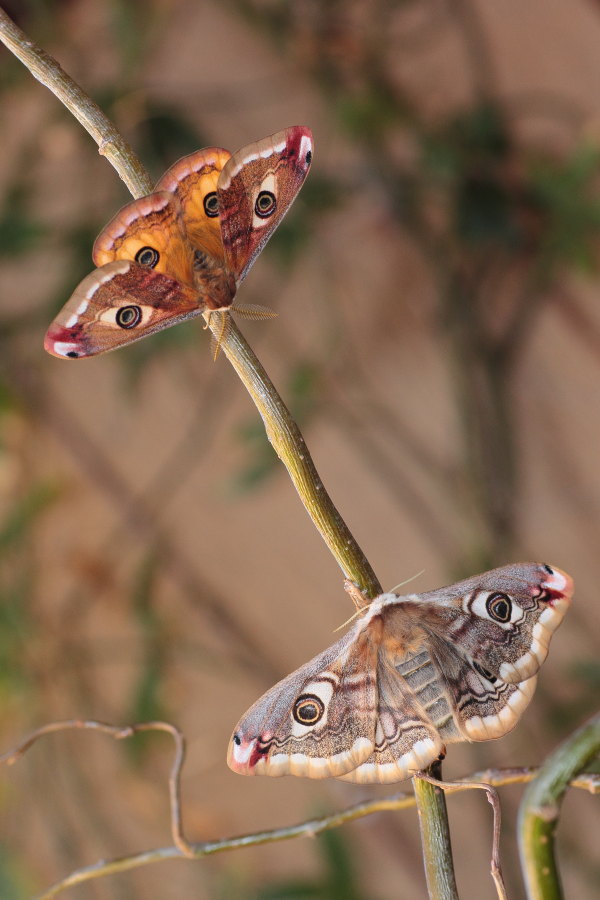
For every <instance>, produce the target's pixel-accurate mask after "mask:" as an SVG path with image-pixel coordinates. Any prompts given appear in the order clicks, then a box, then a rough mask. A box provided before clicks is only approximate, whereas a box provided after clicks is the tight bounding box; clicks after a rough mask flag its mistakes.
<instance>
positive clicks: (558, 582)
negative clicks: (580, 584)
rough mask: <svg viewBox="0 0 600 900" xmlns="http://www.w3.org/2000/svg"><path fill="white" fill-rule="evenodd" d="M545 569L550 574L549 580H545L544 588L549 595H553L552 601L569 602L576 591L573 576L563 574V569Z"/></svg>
mask: <svg viewBox="0 0 600 900" xmlns="http://www.w3.org/2000/svg"><path fill="white" fill-rule="evenodd" d="M544 568H545V569H546V571H547V572H548V578H546V579H545V580H544V582H543V587H544V588H545V589H546V590H547V591H548V593H549V594H551V595H553V596H552V599H556V600H558V599H564V600H567V601H569V600H570V599H571V597H572V596H573V589H574V585H573V579H572V578H571V576H570V575H567V573H566V572H563V571H562V569H558V568H556V566H548V565H546V566H544Z"/></svg>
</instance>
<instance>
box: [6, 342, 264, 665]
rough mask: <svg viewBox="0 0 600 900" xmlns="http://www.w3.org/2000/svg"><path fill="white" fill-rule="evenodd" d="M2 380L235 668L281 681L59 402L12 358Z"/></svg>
mask: <svg viewBox="0 0 600 900" xmlns="http://www.w3.org/2000/svg"><path fill="white" fill-rule="evenodd" d="M2 367H3V368H4V378H5V380H6V381H7V382H8V383H9V384H10V385H11V387H12V388H13V389H14V390H15V391H16V392H17V394H18V395H19V396H21V397H25V398H26V400H27V403H28V405H29V407H30V408H31V409H32V410H34V411H35V412H36V413H37V414H38V416H39V417H40V418H41V419H42V421H43V423H44V425H45V427H46V428H47V429H48V430H49V431H51V432H52V433H54V434H55V435H56V436H57V438H58V439H59V440H60V441H61V442H63V443H64V444H65V445H66V446H67V447H68V448H69V450H70V452H71V453H72V454H73V455H74V456H75V457H76V459H77V461H78V462H79V464H80V465H81V466H82V467H83V468H84V469H86V470H87V471H88V472H89V473H90V474H91V477H92V478H93V481H94V483H95V484H97V485H99V486H100V488H101V489H102V490H103V491H104V493H105V494H106V495H107V496H109V497H110V498H111V500H112V501H113V503H114V504H115V506H117V508H118V509H119V510H120V511H121V514H122V516H123V518H124V520H125V522H126V524H127V527H128V529H130V530H131V531H132V532H133V533H134V534H136V535H138V536H139V537H140V538H141V539H142V540H144V541H146V542H151V543H152V545H153V547H154V553H155V554H156V556H157V557H158V558H159V559H160V560H161V562H162V564H163V565H164V567H165V569H166V570H167V571H168V572H170V574H171V577H172V578H173V580H174V581H175V582H176V583H177V584H178V585H179V587H180V589H181V590H183V591H184V592H185V594H186V595H187V596H188V597H189V599H190V601H191V602H192V604H193V605H194V607H195V608H197V609H201V610H204V611H205V612H206V614H207V615H208V616H209V617H210V619H211V620H212V622H213V625H214V626H215V630H216V633H217V634H219V635H221V636H222V638H223V640H224V642H225V644H226V645H227V646H228V648H229V650H230V652H231V655H232V657H233V658H234V659H236V660H237V662H238V663H239V664H241V665H242V666H244V667H245V668H246V669H247V670H249V671H252V672H254V673H255V674H256V676H257V678H259V679H260V681H261V682H264V681H266V680H273V679H275V680H276V679H277V678H280V677H281V672H280V671H279V670H278V667H277V665H276V663H275V662H274V661H273V659H271V658H270V655H269V652H268V649H267V648H266V647H264V646H262V645H260V644H258V643H257V642H256V639H255V638H254V635H253V634H252V633H251V631H250V630H249V629H247V628H245V627H244V625H243V623H242V622H241V621H240V620H239V619H238V618H236V617H235V616H234V615H232V614H231V612H230V611H229V609H228V605H227V602H226V600H225V597H223V596H221V595H220V594H219V591H218V590H217V589H216V588H214V587H213V586H212V585H210V584H209V583H208V581H207V580H206V579H205V578H203V577H202V575H201V574H200V573H199V572H198V571H197V568H196V567H195V566H194V565H193V564H192V563H191V562H190V561H189V559H188V558H187V557H186V556H185V554H184V553H183V552H182V551H181V550H180V549H179V547H178V545H177V544H176V543H175V542H173V541H172V540H171V538H170V537H169V535H168V534H166V533H165V532H160V531H158V530H157V528H156V526H155V524H154V521H153V517H152V513H151V511H150V510H149V509H148V508H147V506H146V504H145V502H144V500H143V499H142V498H141V497H137V496H136V495H135V494H134V493H133V492H132V491H131V489H130V487H129V485H128V484H127V481H126V480H125V479H123V478H122V477H121V475H120V473H119V472H118V471H117V469H115V468H114V466H113V465H112V463H111V461H110V459H109V458H108V457H107V456H106V455H105V454H104V453H103V452H102V451H101V450H100V448H99V447H98V446H97V445H96V443H95V442H94V441H93V440H92V439H91V437H90V436H89V434H88V433H87V432H86V431H85V430H84V429H83V428H82V426H81V425H80V424H79V423H78V422H77V418H76V417H75V416H73V415H70V414H69V412H68V410H67V409H66V408H65V405H64V401H61V403H53V402H51V398H47V397H46V394H45V392H44V388H43V386H42V385H40V384H38V383H34V382H33V381H32V378H31V373H30V371H29V370H24V369H23V368H22V367H19V365H18V363H17V362H16V360H14V359H10V358H6V359H5V360H3V363H2Z"/></svg>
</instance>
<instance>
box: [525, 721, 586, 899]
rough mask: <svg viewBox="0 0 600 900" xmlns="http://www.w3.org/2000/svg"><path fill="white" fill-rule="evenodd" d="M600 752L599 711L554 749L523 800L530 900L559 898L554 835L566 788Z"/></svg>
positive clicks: (560, 891) (526, 876) (526, 879)
mask: <svg viewBox="0 0 600 900" xmlns="http://www.w3.org/2000/svg"><path fill="white" fill-rule="evenodd" d="M598 753H600V713H596V715H594V716H592V718H591V719H589V720H588V721H587V722H586V723H585V724H584V725H582V726H581V728H578V729H577V731H575V732H573V734H570V735H569V737H568V738H567V739H566V740H565V741H563V743H562V744H561V745H560V746H559V747H558V749H557V750H555V751H554V752H553V753H552V754H551V755H550V756H549V757H548V758H547V759H546V761H545V762H544V764H543V765H542V766H541V767H540V769H539V771H538V773H537V775H536V777H535V779H534V780H533V781H532V782H531V784H530V785H529V787H528V788H527V790H526V791H525V794H524V796H523V800H522V801H521V806H520V809H519V850H520V854H521V868H522V870H523V878H524V880H525V886H526V888H527V896H528V898H529V900H560V898H561V897H562V896H563V893H562V887H561V884H560V873H559V871H558V867H557V865H556V859H555V856H554V835H555V832H556V826H557V824H558V817H559V814H560V807H561V804H562V801H563V798H564V794H565V791H566V789H567V787H568V786H569V784H570V783H571V781H572V779H573V778H574V777H575V776H576V775H577V773H578V772H579V771H580V770H581V769H583V768H584V767H585V766H586V765H587V764H588V763H589V762H591V761H592V760H593V759H594V758H595V757H596V756H597V755H598Z"/></svg>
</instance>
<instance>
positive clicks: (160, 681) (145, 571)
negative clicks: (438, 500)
mask: <svg viewBox="0 0 600 900" xmlns="http://www.w3.org/2000/svg"><path fill="white" fill-rule="evenodd" d="M158 571H159V565H158V560H157V556H156V554H153V553H150V554H148V556H147V557H146V558H145V559H144V560H143V561H142V563H141V565H140V567H139V569H138V571H137V573H136V577H135V580H134V584H133V591H132V608H133V612H134V615H135V618H136V620H137V622H138V623H139V625H140V627H141V630H142V638H143V642H144V653H143V661H142V663H141V666H140V670H139V674H138V678H137V681H136V683H135V686H134V689H133V692H132V696H131V699H130V703H129V712H128V713H127V719H128V720H129V721H132V722H146V721H150V720H153V719H165V718H168V714H167V711H166V709H165V706H164V704H163V702H162V691H163V686H164V662H165V647H164V641H163V630H162V623H161V620H160V617H159V616H158V615H157V614H156V610H155V607H154V598H155V592H156V581H157V576H158ZM151 741H152V734H151V733H150V732H148V733H146V732H142V733H140V734H137V735H136V736H135V740H132V741H131V742H128V752H129V754H130V757H131V759H132V760H133V762H134V763H135V764H138V763H139V762H140V761H141V759H142V758H143V756H144V755H145V753H146V752H147V750H148V747H149V745H150V742H151Z"/></svg>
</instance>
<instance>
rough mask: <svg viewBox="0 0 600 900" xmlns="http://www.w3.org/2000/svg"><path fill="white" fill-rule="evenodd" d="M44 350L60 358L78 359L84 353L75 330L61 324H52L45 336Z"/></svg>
mask: <svg viewBox="0 0 600 900" xmlns="http://www.w3.org/2000/svg"><path fill="white" fill-rule="evenodd" d="M44 350H46V351H47V352H48V353H50V354H51V355H52V356H57V357H59V359H77V358H78V357H80V356H82V355H83V354H82V352H81V346H80V344H79V342H78V341H77V340H76V339H75V335H74V333H73V330H72V329H71V328H64V327H62V326H61V325H51V326H50V328H49V329H48V331H47V332H46V335H45V337H44Z"/></svg>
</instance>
